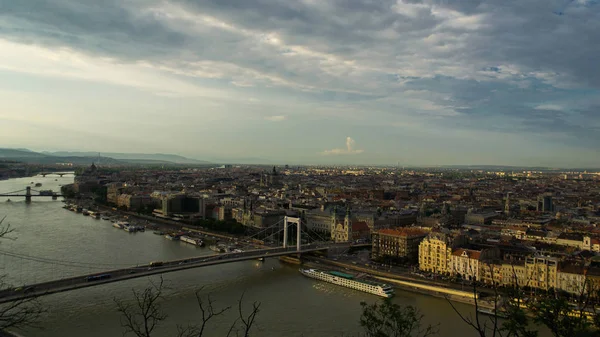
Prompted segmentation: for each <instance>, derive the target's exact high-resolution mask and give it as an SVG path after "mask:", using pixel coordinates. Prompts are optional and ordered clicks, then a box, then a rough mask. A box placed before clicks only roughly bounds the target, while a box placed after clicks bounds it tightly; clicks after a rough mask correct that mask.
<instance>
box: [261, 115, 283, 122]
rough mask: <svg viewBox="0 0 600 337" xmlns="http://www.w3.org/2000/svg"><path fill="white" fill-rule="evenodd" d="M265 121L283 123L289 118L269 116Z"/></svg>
mask: <svg viewBox="0 0 600 337" xmlns="http://www.w3.org/2000/svg"><path fill="white" fill-rule="evenodd" d="M265 119H266V120H268V121H271V122H282V121H284V120H286V119H287V116H283V115H277V116H267V117H265Z"/></svg>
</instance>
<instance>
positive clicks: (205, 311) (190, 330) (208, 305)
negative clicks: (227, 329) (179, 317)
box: [178, 288, 237, 337]
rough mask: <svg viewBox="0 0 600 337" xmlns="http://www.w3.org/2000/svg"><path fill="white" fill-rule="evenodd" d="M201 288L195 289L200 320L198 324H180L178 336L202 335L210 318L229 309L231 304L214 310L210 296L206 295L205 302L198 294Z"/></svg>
mask: <svg viewBox="0 0 600 337" xmlns="http://www.w3.org/2000/svg"><path fill="white" fill-rule="evenodd" d="M201 290H202V288H201V289H200V290H198V291H196V302H197V303H198V308H199V309H200V314H201V319H202V322H201V323H200V324H199V325H189V326H188V327H187V328H182V327H181V326H180V327H178V330H179V334H178V336H179V337H202V335H203V334H204V330H205V329H206V326H207V324H208V322H209V321H210V320H211V319H213V318H215V317H216V316H220V315H222V314H223V313H225V312H226V311H227V310H229V309H231V306H229V307H225V308H222V309H220V310H216V309H215V307H214V301H213V300H212V299H211V298H210V295H208V296H207V297H206V302H205V301H204V300H203V299H202V297H201V296H200V291H201ZM236 321H237V320H236Z"/></svg>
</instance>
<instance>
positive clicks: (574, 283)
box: [556, 261, 587, 295]
mask: <svg viewBox="0 0 600 337" xmlns="http://www.w3.org/2000/svg"><path fill="white" fill-rule="evenodd" d="M586 288H587V287H586V270H585V266H584V265H583V264H581V263H576V262H570V261H564V262H562V263H559V265H558V274H557V277H556V289H559V290H562V291H564V292H567V293H569V294H572V295H581V294H584V293H585V291H586V290H587V289H586Z"/></svg>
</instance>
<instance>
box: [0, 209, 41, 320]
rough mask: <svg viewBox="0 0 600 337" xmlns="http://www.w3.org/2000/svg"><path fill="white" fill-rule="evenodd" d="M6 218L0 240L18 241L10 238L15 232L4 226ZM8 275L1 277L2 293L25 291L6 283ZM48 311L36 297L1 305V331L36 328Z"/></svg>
mask: <svg viewBox="0 0 600 337" xmlns="http://www.w3.org/2000/svg"><path fill="white" fill-rule="evenodd" d="M4 220H6V216H4V217H3V218H2V219H0V239H9V240H16V238H12V237H10V236H9V234H10V233H12V232H13V231H14V229H13V228H11V226H10V224H6V225H4ZM5 278H6V275H0V289H2V292H18V291H24V290H23V289H22V288H16V289H15V288H13V287H12V286H10V285H9V284H7V283H6V282H5ZM45 311H46V310H45V309H44V308H43V307H42V306H41V304H40V303H39V301H38V300H37V298H36V297H29V298H24V299H20V300H16V301H13V302H8V303H4V304H1V305H0V330H4V329H9V328H16V329H19V328H24V327H35V328H41V327H40V326H38V325H37V321H38V319H39V318H40V316H41V315H42V314H43V313H44V312H45Z"/></svg>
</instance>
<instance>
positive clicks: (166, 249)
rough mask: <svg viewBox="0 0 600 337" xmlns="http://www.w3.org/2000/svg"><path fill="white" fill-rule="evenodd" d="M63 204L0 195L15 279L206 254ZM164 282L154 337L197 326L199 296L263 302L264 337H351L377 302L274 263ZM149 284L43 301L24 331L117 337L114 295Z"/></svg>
mask: <svg viewBox="0 0 600 337" xmlns="http://www.w3.org/2000/svg"><path fill="white" fill-rule="evenodd" d="M54 179H57V180H56V181H55V180H54ZM72 180H73V178H72V177H63V178H57V177H51V176H47V177H46V178H43V177H36V178H34V179H32V178H23V179H13V180H8V181H0V192H3V191H5V192H6V191H13V190H18V189H22V188H24V187H25V186H27V185H28V184H29V183H30V182H31V181H35V182H41V183H43V188H44V189H53V190H56V191H57V190H58V189H59V186H58V185H59V184H60V185H64V184H68V183H70V182H72ZM62 205H63V203H62V202H60V201H52V200H51V198H45V199H41V198H40V199H34V200H33V202H32V203H31V204H26V203H25V202H24V200H23V199H21V200H18V199H17V198H15V199H13V201H12V202H10V203H6V202H3V200H1V199H0V216H2V215H6V216H7V221H8V222H10V224H11V225H12V226H13V227H14V228H15V232H14V235H13V237H14V238H15V239H16V240H4V241H1V243H0V268H1V269H2V271H3V272H5V273H7V274H8V279H9V280H10V281H11V282H12V283H14V284H25V283H35V282H41V281H45V280H52V279H57V278H61V277H67V276H75V275H81V274H86V273H90V272H97V271H102V270H107V269H111V268H118V267H123V266H131V265H136V264H146V263H149V262H150V261H160V260H170V259H177V258H185V257H192V256H198V255H209V254H212V251H210V250H209V249H207V248H199V247H195V246H192V245H188V244H185V243H182V242H177V241H169V240H167V239H165V238H163V237H162V236H159V235H154V234H152V231H146V232H143V233H127V232H125V231H123V230H119V229H116V228H113V227H112V225H111V223H110V222H109V221H104V220H98V219H92V218H90V217H85V216H82V215H81V214H76V213H73V212H70V211H67V210H64V209H62V208H61V206H62ZM6 254H10V256H9V255H6ZM163 278H164V281H165V284H166V285H167V287H168V290H167V292H166V296H165V297H166V298H165V301H164V303H163V308H164V309H165V311H166V312H167V313H168V314H169V319H168V320H167V321H166V322H165V324H164V325H163V326H162V327H161V328H160V329H159V331H158V333H157V335H156V336H174V335H175V331H176V325H177V324H181V325H187V324H188V323H189V322H196V321H198V317H199V316H198V315H199V313H198V308H197V304H196V299H195V296H194V295H195V292H196V291H200V294H202V295H209V294H210V295H211V298H213V299H214V300H216V305H217V306H222V307H225V306H230V305H236V303H237V300H238V299H239V298H240V296H241V295H242V293H244V294H245V295H244V300H245V301H244V303H245V304H246V305H247V306H251V303H252V302H253V301H258V302H260V303H261V312H260V314H259V316H258V319H257V328H258V329H259V330H258V333H257V334H256V335H257V336H266V337H274V336H317V337H321V336H322V337H326V336H327V337H329V336H340V335H341V334H342V333H344V334H346V335H348V334H355V333H357V332H358V331H360V330H359V329H360V327H359V324H358V319H359V317H360V310H361V309H360V302H361V301H367V302H373V301H376V300H378V298H377V297H375V296H373V295H369V294H365V293H362V292H358V291H355V290H351V289H347V288H342V287H339V286H336V285H333V284H328V283H324V282H319V281H316V280H312V279H309V278H306V277H304V276H302V275H300V273H299V272H298V268H297V266H287V265H283V264H280V263H279V262H278V261H277V260H270V259H267V260H266V261H265V262H260V261H245V262H237V263H231V264H224V265H219V266H212V267H204V268H199V269H191V270H185V271H180V272H176V273H170V274H164V275H163ZM151 280H154V281H157V280H159V278H158V277H156V276H154V277H148V278H140V279H134V280H128V281H123V282H117V283H111V284H108V285H103V286H98V287H92V288H86V289H79V290H74V291H71V292H66V293H60V294H54V295H50V296H47V297H44V298H42V299H41V302H42V303H43V304H44V305H45V307H46V308H48V312H47V313H46V314H45V316H44V317H43V320H42V322H41V325H42V326H43V327H44V330H29V331H26V333H25V335H26V336H28V337H81V336H86V337H106V336H121V335H122V330H121V327H120V323H119V316H118V314H117V312H116V310H115V304H114V300H113V299H114V298H131V290H132V289H143V288H144V287H146V286H148V284H149V282H150V281H151ZM393 300H394V301H396V302H398V303H402V304H407V305H414V306H416V307H418V308H420V309H421V310H422V311H423V312H424V313H425V315H426V319H427V321H428V322H432V323H438V322H439V323H440V324H441V325H440V329H441V333H440V336H442V337H444V336H458V335H460V336H467V337H468V336H475V334H474V333H473V332H472V331H471V330H469V329H468V328H467V327H466V326H464V325H463V324H462V323H459V321H458V320H457V316H456V314H455V313H454V312H453V311H452V309H451V308H450V306H449V305H448V304H447V303H446V302H445V301H444V300H442V299H437V298H433V297H428V296H423V295H418V294H413V293H407V292H402V291H398V292H397V294H396V296H395V298H394V299H393ZM458 307H459V308H460V309H461V310H472V309H471V308H469V307H467V306H461V305H458ZM234 314H235V313H234V312H230V313H229V314H228V315H224V316H222V317H218V318H216V319H215V320H214V322H212V323H213V325H212V326H211V328H210V330H209V331H208V333H207V334H206V335H205V336H208V337H211V336H214V337H217V336H218V337H222V336H223V335H225V334H226V331H227V329H228V328H229V326H230V323H231V322H232V320H233V319H234V316H233V315H234Z"/></svg>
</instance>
